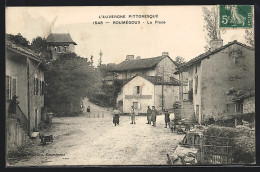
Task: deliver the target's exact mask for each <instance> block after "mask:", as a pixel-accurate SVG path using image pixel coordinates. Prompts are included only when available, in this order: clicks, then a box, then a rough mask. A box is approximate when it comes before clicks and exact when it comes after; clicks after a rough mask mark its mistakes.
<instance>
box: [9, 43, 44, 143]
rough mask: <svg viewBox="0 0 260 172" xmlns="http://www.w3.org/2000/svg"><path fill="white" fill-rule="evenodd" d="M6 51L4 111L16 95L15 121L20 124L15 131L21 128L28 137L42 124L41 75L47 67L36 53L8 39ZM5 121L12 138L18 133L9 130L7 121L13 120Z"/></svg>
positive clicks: (42, 90)
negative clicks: (17, 102)
mask: <svg viewBox="0 0 260 172" xmlns="http://www.w3.org/2000/svg"><path fill="white" fill-rule="evenodd" d="M5 48H6V54H5V59H6V64H5V65H6V77H5V78H6V81H5V83H6V109H8V107H9V102H10V100H11V99H12V97H13V96H14V95H16V96H18V97H19V98H18V99H17V100H18V101H19V104H18V105H17V106H16V108H15V109H16V115H15V118H16V119H17V121H18V122H19V123H18V124H19V125H18V126H16V128H19V127H22V129H23V132H24V133H26V134H27V135H30V134H31V133H32V132H33V130H34V129H36V128H37V127H38V124H39V123H40V122H41V114H42V112H43V108H44V85H45V84H44V72H45V71H46V70H48V67H47V65H46V64H45V62H44V61H43V60H42V59H40V57H39V56H38V55H37V54H36V53H34V52H33V51H31V50H29V49H27V48H25V47H22V46H19V45H16V44H15V43H13V42H11V41H10V40H9V39H8V38H7V39H6V45H5ZM7 114H8V113H7V112H6V115H7ZM6 119H7V121H8V123H7V127H8V130H7V131H8V133H9V134H10V135H12V136H13V135H14V134H15V133H17V132H19V131H21V130H18V129H17V130H11V128H12V125H13V123H12V122H11V123H9V122H10V121H9V120H13V119H10V118H9V117H7V118H6ZM14 125H15V124H14ZM10 127H11V128H10ZM11 131H13V132H11ZM10 135H8V136H10ZM8 138H9V137H8ZM10 138H11V136H10ZM18 140H19V139H18ZM15 141H17V139H14V140H13V142H15Z"/></svg>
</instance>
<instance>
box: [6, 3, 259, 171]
mask: <svg viewBox="0 0 260 172" xmlns="http://www.w3.org/2000/svg"><path fill="white" fill-rule="evenodd" d="M5 10H6V11H5V24H6V32H5V72H6V74H5V102H6V103H5V106H6V112H5V116H6V117H5V119H6V120H5V143H6V144H5V150H6V162H5V164H6V167H42V166H43V167H53V166H55V167H66V166H79V167H85V166H86V167H88V166H89V167H92V166H156V165H161V166H180V165H181V166H204V165H205V166H206V165H212V166H214V165H248V164H252V165H254V164H256V148H255V147H256V141H255V140H256V139H255V33H254V31H255V20H254V5H250V4H248V5H245V4H244V5H238V4H236V5H232V4H226V5H225V4H222V5H154V6H19V7H14V6H10V7H9V6H7V7H6V8H5Z"/></svg>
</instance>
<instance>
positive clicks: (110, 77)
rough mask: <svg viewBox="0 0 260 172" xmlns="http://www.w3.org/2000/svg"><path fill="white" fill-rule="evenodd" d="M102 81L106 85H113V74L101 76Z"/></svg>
mask: <svg viewBox="0 0 260 172" xmlns="http://www.w3.org/2000/svg"><path fill="white" fill-rule="evenodd" d="M103 82H104V83H105V84H107V85H113V83H114V76H113V75H108V76H106V77H105V78H103Z"/></svg>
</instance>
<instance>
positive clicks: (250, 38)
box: [244, 29, 255, 47]
mask: <svg viewBox="0 0 260 172" xmlns="http://www.w3.org/2000/svg"><path fill="white" fill-rule="evenodd" d="M245 33H246V34H245V36H244V38H245V40H246V42H247V43H248V44H249V45H251V46H252V47H254V46H255V38H254V30H253V29H252V30H249V29H247V30H245Z"/></svg>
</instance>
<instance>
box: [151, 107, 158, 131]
mask: <svg viewBox="0 0 260 172" xmlns="http://www.w3.org/2000/svg"><path fill="white" fill-rule="evenodd" d="M152 108H153V109H152V115H151V118H152V122H153V126H154V127H156V116H157V114H158V112H157V110H156V109H155V106H152Z"/></svg>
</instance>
